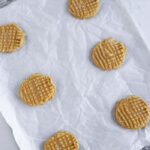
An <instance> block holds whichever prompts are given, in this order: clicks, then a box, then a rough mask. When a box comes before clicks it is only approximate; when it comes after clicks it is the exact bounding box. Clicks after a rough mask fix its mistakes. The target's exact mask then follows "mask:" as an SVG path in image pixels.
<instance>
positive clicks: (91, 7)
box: [69, 0, 100, 19]
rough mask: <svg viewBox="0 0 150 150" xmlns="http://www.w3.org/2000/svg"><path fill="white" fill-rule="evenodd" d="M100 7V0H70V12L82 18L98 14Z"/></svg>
mask: <svg viewBox="0 0 150 150" xmlns="http://www.w3.org/2000/svg"><path fill="white" fill-rule="evenodd" d="M99 9H100V0H69V11H70V13H71V14H72V15H73V16H75V17H77V18H80V19H85V18H90V17H93V16H96V15H97V13H98V12H99Z"/></svg>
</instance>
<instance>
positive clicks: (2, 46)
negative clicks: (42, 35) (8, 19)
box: [0, 23, 25, 53]
mask: <svg viewBox="0 0 150 150" xmlns="http://www.w3.org/2000/svg"><path fill="white" fill-rule="evenodd" d="M24 40H25V34H24V32H23V30H22V29H21V28H20V27H19V26H18V25H17V24H15V23H11V24H7V25H2V26H0V52H7V53H8V52H14V51H16V50H17V49H18V48H20V47H22V46H23V44H24Z"/></svg>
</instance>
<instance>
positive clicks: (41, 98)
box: [20, 73, 56, 106]
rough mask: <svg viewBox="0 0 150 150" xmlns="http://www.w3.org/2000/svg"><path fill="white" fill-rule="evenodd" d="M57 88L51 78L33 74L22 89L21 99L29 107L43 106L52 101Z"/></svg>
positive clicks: (23, 84)
mask: <svg viewBox="0 0 150 150" xmlns="http://www.w3.org/2000/svg"><path fill="white" fill-rule="evenodd" d="M55 92H56V87H55V85H54V83H53V80H52V79H51V77H49V76H47V75H43V74H39V73H36V74H33V75H31V76H30V77H29V78H28V79H26V80H25V81H24V82H23V83H22V85H21V87H20V97H21V99H22V100H23V101H24V102H25V103H27V104H29V105H33V106H35V105H42V104H44V103H46V102H47V101H49V100H50V99H52V98H53V97H54V95H55Z"/></svg>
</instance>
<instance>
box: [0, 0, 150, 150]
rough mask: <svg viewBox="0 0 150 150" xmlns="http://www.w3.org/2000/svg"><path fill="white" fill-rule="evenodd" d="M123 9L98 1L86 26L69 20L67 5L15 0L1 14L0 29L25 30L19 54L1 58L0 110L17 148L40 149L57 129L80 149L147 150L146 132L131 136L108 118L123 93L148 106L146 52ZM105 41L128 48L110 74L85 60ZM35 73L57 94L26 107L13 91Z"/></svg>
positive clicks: (149, 136) (57, 0)
mask: <svg viewBox="0 0 150 150" xmlns="http://www.w3.org/2000/svg"><path fill="white" fill-rule="evenodd" d="M127 2H130V1H129V0H127V1H126V3H127ZM126 6H127V5H126V4H125V2H123V1H121V0H113V1H110V0H102V2H101V11H100V13H99V14H98V15H97V16H96V17H94V18H92V19H88V20H79V19H75V18H74V17H72V16H71V15H70V14H69V13H68V11H67V0H18V1H16V2H14V3H12V4H11V5H8V6H7V7H5V8H3V9H0V18H1V19H0V24H6V23H9V22H16V23H18V24H19V25H20V26H21V27H22V28H23V29H24V31H25V32H26V44H25V46H24V47H23V48H21V49H20V50H18V51H17V52H15V53H12V54H2V53H1V54H0V111H1V113H2V114H3V116H4V118H5V119H6V121H7V123H8V124H9V125H10V127H11V128H12V130H13V134H14V137H15V140H16V142H17V144H18V146H19V148H20V149H21V150H42V149H43V141H45V140H46V139H47V138H48V137H50V136H51V135H52V134H54V133H55V132H57V131H59V130H67V131H71V132H73V133H74V134H75V135H76V137H77V138H78V140H79V143H80V150H110V149H111V150H139V149H141V148H142V147H144V146H145V145H148V143H149V142H150V126H148V127H147V128H146V129H144V130H139V131H131V130H128V129H123V128H121V127H120V126H119V125H118V124H116V122H115V121H114V117H113V109H114V106H115V103H116V101H117V100H119V99H120V98H123V97H125V96H127V95H129V94H135V95H139V96H141V97H143V98H145V99H146V100H147V101H148V103H150V92H149V91H150V52H149V50H148V48H147V46H146V43H145V42H144V40H143V38H142V36H141V35H140V34H139V31H138V28H137V27H136V25H135V24H134V21H133V20H132V17H131V16H130V14H129V12H128V9H127V8H126ZM107 37H114V38H116V39H118V40H120V41H122V42H124V43H125V44H126V46H127V49H128V53H127V57H126V60H125V63H124V65H123V66H122V67H121V68H120V69H118V70H114V71H109V72H107V71H102V70H100V69H98V68H97V67H95V66H94V65H93V64H92V62H91V60H90V53H91V48H92V47H93V46H94V45H95V44H96V43H97V42H99V41H100V40H102V39H104V38H107ZM35 72H40V73H45V74H48V75H50V76H52V77H53V78H54V80H55V83H56V85H57V95H56V97H55V98H54V100H53V101H50V102H48V103H46V104H45V105H43V106H38V107H30V106H28V105H26V104H24V103H23V102H22V101H21V100H20V98H19V94H18V91H19V86H20V84H21V82H22V81H23V80H24V79H25V78H26V77H27V76H29V75H30V74H32V73H35Z"/></svg>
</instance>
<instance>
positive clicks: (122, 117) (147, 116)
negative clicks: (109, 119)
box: [115, 96, 150, 129]
mask: <svg viewBox="0 0 150 150" xmlns="http://www.w3.org/2000/svg"><path fill="white" fill-rule="evenodd" d="M115 117H116V121H117V122H118V123H119V124H120V125H121V126H122V127H124V128H128V129H141V128H145V127H146V126H147V124H148V122H149V120H150V111H149V107H148V104H147V103H146V102H145V101H144V100H143V99H142V98H141V97H138V96H128V97H126V98H124V99H122V100H120V101H119V102H117V104H116V111H115Z"/></svg>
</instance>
